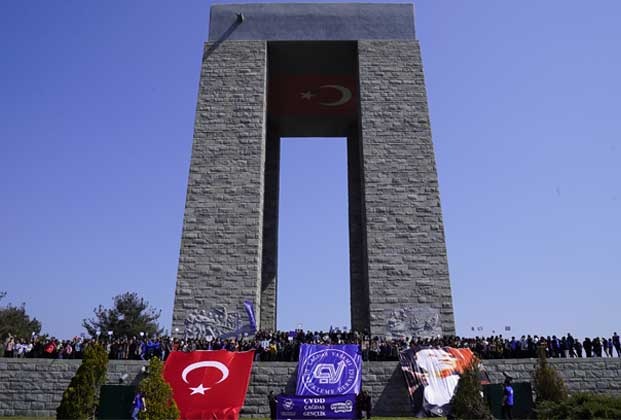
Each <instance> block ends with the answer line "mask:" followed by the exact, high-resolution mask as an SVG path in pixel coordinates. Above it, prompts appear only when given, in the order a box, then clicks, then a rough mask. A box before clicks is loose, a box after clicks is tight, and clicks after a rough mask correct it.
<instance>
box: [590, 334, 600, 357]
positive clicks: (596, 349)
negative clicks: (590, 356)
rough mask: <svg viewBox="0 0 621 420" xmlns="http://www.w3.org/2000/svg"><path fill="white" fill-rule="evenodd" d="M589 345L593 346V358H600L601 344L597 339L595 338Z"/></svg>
mask: <svg viewBox="0 0 621 420" xmlns="http://www.w3.org/2000/svg"><path fill="white" fill-rule="evenodd" d="M591 343H592V345H593V353H595V357H602V342H601V341H600V339H599V337H595V338H594V339H593V341H592V342H591Z"/></svg>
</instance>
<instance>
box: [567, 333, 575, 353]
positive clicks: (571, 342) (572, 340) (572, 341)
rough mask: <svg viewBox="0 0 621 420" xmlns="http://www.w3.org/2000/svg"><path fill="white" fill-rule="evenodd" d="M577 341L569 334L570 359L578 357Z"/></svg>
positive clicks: (568, 348)
mask: <svg viewBox="0 0 621 420" xmlns="http://www.w3.org/2000/svg"><path fill="white" fill-rule="evenodd" d="M575 345H576V340H575V339H574V337H572V335H571V334H570V333H567V350H568V351H569V356H570V357H576V347H575Z"/></svg>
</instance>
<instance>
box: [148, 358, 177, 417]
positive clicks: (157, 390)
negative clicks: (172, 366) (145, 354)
mask: <svg viewBox="0 0 621 420" xmlns="http://www.w3.org/2000/svg"><path fill="white" fill-rule="evenodd" d="M163 367H164V364H163V363H162V361H161V360H160V359H158V358H157V357H153V358H151V360H149V374H148V375H147V376H146V377H145V378H144V379H143V380H142V381H140V384H139V385H138V389H139V390H140V392H142V393H143V395H144V398H145V402H146V407H147V410H146V411H143V412H141V413H140V414H139V417H140V418H141V419H149V420H167V419H176V418H179V409H178V408H177V404H175V400H174V399H173V392H172V388H171V387H170V385H169V384H168V382H166V381H165V380H164V376H163V373H162V370H163Z"/></svg>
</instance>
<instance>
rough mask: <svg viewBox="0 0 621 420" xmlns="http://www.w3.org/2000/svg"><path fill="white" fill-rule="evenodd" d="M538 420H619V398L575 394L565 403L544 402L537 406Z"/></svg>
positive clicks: (620, 415)
mask: <svg viewBox="0 0 621 420" xmlns="http://www.w3.org/2000/svg"><path fill="white" fill-rule="evenodd" d="M536 411H537V418H540V419H620V418H621V398H619V397H613V396H609V395H593V394H575V395H572V396H571V397H570V398H568V399H566V400H565V401H561V402H553V401H544V402H542V403H541V404H539V405H538V406H537V410H536Z"/></svg>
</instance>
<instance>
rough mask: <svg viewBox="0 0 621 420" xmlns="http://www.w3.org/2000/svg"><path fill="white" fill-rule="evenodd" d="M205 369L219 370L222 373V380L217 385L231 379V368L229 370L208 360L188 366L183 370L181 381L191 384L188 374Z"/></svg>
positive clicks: (218, 363)
mask: <svg viewBox="0 0 621 420" xmlns="http://www.w3.org/2000/svg"><path fill="white" fill-rule="evenodd" d="M204 367H213V368H216V369H218V370H219V371H220V373H222V379H220V380H219V381H218V382H216V384H219V383H220V382H222V381H223V380H225V379H226V378H228V377H229V368H227V367H226V366H225V365H224V364H222V363H220V362H216V361H212V360H207V361H204V362H196V363H192V364H191V365H188V366H186V368H185V369H183V372H182V373H181V379H183V382H185V383H186V384H189V382H188V379H187V376H188V373H190V372H192V371H193V370H196V369H200V368H204Z"/></svg>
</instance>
